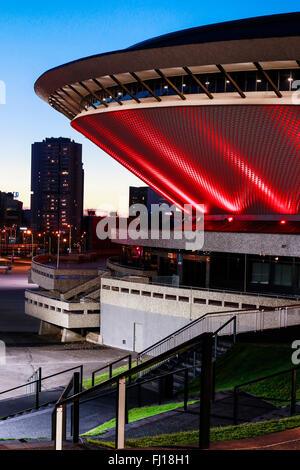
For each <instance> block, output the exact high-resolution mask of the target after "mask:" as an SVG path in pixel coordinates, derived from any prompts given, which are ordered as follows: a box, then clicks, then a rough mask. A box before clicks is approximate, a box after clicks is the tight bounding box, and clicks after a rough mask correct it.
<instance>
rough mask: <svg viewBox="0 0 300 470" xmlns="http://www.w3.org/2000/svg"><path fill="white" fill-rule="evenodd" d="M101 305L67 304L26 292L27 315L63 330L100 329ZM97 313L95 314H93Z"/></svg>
mask: <svg viewBox="0 0 300 470" xmlns="http://www.w3.org/2000/svg"><path fill="white" fill-rule="evenodd" d="M99 310H100V304H99V302H98V301H95V302H82V301H81V302H67V301H61V300H59V299H55V298H52V297H48V296H47V295H45V294H39V293H38V292H36V291H25V313H27V315H31V316H32V317H35V318H38V319H40V320H42V321H46V322H48V323H51V324H52V325H56V326H60V327H63V328H98V327H99V326H100V313H99ZM94 311H95V313H93V312H94Z"/></svg>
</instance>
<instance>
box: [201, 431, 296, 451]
mask: <svg viewBox="0 0 300 470" xmlns="http://www.w3.org/2000/svg"><path fill="white" fill-rule="evenodd" d="M210 449H211V450H300V428H295V429H289V430H288V431H280V432H275V433H273V434H266V435H265V436H259V437H253V438H251V439H242V440H240V441H225V442H213V443H212V444H211V447H210Z"/></svg>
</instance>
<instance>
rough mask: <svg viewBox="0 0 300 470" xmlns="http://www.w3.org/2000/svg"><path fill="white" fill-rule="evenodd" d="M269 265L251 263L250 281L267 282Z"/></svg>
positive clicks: (254, 282)
mask: <svg viewBox="0 0 300 470" xmlns="http://www.w3.org/2000/svg"><path fill="white" fill-rule="evenodd" d="M269 279H270V265H269V263H252V276H251V282H252V283H253V284H269Z"/></svg>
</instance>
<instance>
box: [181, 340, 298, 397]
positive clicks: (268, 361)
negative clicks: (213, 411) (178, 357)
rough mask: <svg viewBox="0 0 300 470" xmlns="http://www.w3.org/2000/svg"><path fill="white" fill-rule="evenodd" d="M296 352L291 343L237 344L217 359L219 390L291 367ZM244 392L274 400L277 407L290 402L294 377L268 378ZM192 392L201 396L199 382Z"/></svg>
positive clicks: (192, 386)
mask: <svg viewBox="0 0 300 470" xmlns="http://www.w3.org/2000/svg"><path fill="white" fill-rule="evenodd" d="M292 352H293V351H292V349H291V347H290V345H288V344H253V343H237V344H235V345H234V346H233V347H232V348H231V349H230V350H228V351H227V352H226V353H225V354H224V355H223V356H221V357H220V358H219V359H218V360H217V365H216V390H231V389H233V388H234V386H235V385H237V384H240V383H243V382H248V381H250V380H254V379H257V378H259V377H263V376H264V375H269V374H273V373H276V372H280V371H282V370H284V369H288V368H291V367H292V366H293V365H292V362H291V355H292ZM297 375H298V377H297V389H298V390H297V397H298V398H299V399H300V370H299V373H298V374H297ZM243 390H245V391H247V392H250V393H253V394H255V395H257V396H263V397H265V398H268V399H271V398H280V399H282V400H284V401H282V402H280V401H276V400H274V399H273V400H270V401H272V402H273V403H275V404H285V403H287V402H288V400H289V397H290V390H291V375H290V374H284V375H281V376H278V377H274V378H272V379H266V380H264V381H262V382H259V383H257V384H254V385H251V386H248V387H244V388H243ZM190 393H191V394H192V393H199V379H198V378H197V379H196V380H194V381H193V382H192V383H191V385H190Z"/></svg>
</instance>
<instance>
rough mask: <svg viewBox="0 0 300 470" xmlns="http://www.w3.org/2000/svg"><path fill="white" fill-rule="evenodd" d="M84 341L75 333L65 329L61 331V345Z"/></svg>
mask: <svg viewBox="0 0 300 470" xmlns="http://www.w3.org/2000/svg"><path fill="white" fill-rule="evenodd" d="M82 340H84V337H83V336H82V335H81V334H79V333H76V332H75V331H72V330H68V329H67V328H64V329H63V331H62V337H61V342H62V343H71V342H73V341H82Z"/></svg>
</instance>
